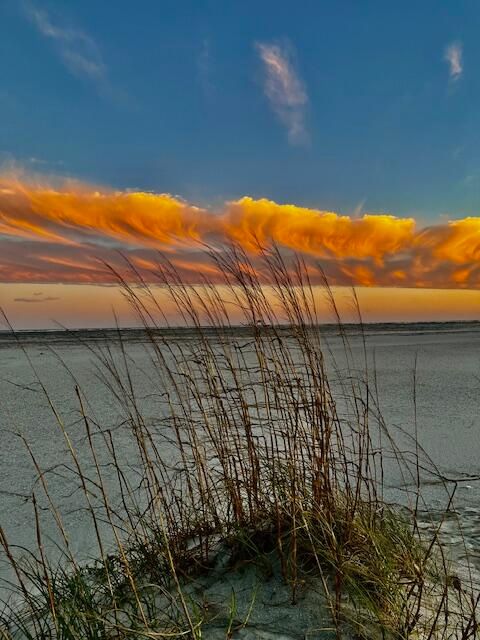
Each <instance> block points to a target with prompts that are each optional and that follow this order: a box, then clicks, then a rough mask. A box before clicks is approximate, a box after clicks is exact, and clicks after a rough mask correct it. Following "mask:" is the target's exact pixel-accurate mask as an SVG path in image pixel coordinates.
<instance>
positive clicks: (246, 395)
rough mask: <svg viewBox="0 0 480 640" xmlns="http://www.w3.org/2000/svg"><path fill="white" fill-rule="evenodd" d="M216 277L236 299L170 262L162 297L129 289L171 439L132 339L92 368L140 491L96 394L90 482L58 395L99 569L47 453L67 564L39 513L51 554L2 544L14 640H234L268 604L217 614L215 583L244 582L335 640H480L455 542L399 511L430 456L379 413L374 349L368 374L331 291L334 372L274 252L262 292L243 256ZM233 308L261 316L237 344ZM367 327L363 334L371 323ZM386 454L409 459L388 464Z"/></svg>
mask: <svg viewBox="0 0 480 640" xmlns="http://www.w3.org/2000/svg"><path fill="white" fill-rule="evenodd" d="M212 260H213V261H214V262H215V264H216V267H217V269H218V270H219V271H220V272H221V273H222V276H223V289H222V291H223V293H220V289H219V287H217V286H213V285H212V284H210V283H208V282H205V283H204V285H202V286H195V287H192V286H189V285H186V284H184V283H183V282H182V281H181V279H180V278H179V276H178V274H177V272H176V271H175V269H174V267H173V266H172V265H171V264H170V263H169V262H168V261H167V260H164V259H163V260H161V261H160V262H159V265H158V270H157V272H156V273H155V277H156V278H157V280H158V284H159V285H161V288H160V289H158V288H156V287H155V286H152V285H148V284H147V283H146V282H145V280H144V278H143V276H142V274H140V273H139V272H138V271H135V270H134V269H133V267H132V273H133V276H134V278H133V281H134V284H132V281H127V280H125V279H122V278H121V277H120V276H119V278H120V280H121V282H122V285H123V288H124V292H125V295H126V296H127V297H128V299H129V301H130V303H131V304H132V306H133V307H134V308H135V309H136V311H137V313H138V316H139V318H141V320H142V322H143V325H144V328H145V339H146V342H147V345H148V350H147V353H148V358H149V359H150V364H151V365H152V369H153V370H154V371H155V372H156V377H155V386H156V389H157V399H158V403H159V411H158V421H157V422H156V423H155V422H154V423H152V421H151V420H147V419H146V418H145V416H144V414H143V411H142V401H141V396H142V394H141V389H138V388H137V386H136V382H135V377H134V376H133V375H132V373H131V360H130V356H129V353H128V343H126V342H125V340H124V336H123V334H122V332H121V331H119V332H118V342H117V344H116V345H115V346H114V347H113V346H112V345H106V346H103V347H102V346H96V347H95V348H94V350H93V351H92V356H94V358H95V359H96V362H97V372H98V375H99V376H101V378H102V380H103V382H104V384H105V385H106V389H108V391H109V392H110V393H111V394H112V396H113V397H114V398H116V400H117V402H118V405H119V406H120V407H121V410H122V413H123V416H124V420H123V423H122V426H121V428H122V430H124V431H125V430H126V431H128V433H129V436H130V437H131V439H132V442H133V443H134V445H135V448H136V455H137V456H138V464H137V467H136V474H137V476H138V481H137V482H136V483H135V485H134V484H133V483H132V479H131V477H130V476H129V474H127V473H126V470H125V468H124V466H123V464H122V462H121V457H122V456H121V451H120V450H119V449H118V442H117V441H116V439H115V434H114V433H113V432H112V430H111V429H103V428H102V425H98V424H97V423H96V422H95V421H94V420H93V418H92V417H91V416H90V414H89V410H88V403H87V399H86V398H84V396H83V393H82V391H81V389H80V388H78V387H77V390H76V393H77V397H78V407H79V412H80V415H81V418H82V428H83V429H84V431H85V445H84V446H85V447H87V448H88V450H89V455H90V464H89V465H88V468H86V465H85V464H84V463H82V462H81V456H79V454H78V451H77V450H76V448H75V447H74V446H73V444H72V441H71V438H70V435H69V433H68V430H67V429H66V427H65V425H64V423H63V421H62V418H61V416H60V415H59V413H58V412H57V411H56V409H55V405H54V401H53V399H51V398H50V397H49V396H48V393H47V391H46V389H45V387H43V389H44V391H45V394H46V396H48V401H49V402H50V403H51V407H52V411H53V412H54V415H55V417H56V421H57V425H58V434H59V437H62V438H64V441H65V447H66V450H67V451H68V454H69V457H70V463H71V469H72V472H73V473H74V475H75V477H76V479H77V483H78V486H79V487H80V489H81V491H82V492H83V495H84V502H85V509H86V514H87V515H86V516H85V517H88V518H89V519H90V521H91V525H92V532H93V537H94V539H95V540H96V544H97V554H96V555H97V556H98V557H97V560H96V561H95V562H92V563H89V564H88V565H80V564H79V563H78V561H77V559H76V557H75V553H74V552H73V551H72V549H71V543H70V540H69V536H68V534H67V532H66V528H65V526H64V523H63V519H62V514H61V513H60V511H59V509H58V507H57V506H56V505H55V504H54V501H53V499H52V498H51V491H50V484H49V483H50V482H51V481H53V480H51V479H50V478H49V476H48V474H47V473H44V472H43V471H42V467H41V461H40V460H37V458H36V456H35V452H34V451H32V450H31V449H30V448H29V451H30V454H31V458H32V462H33V464H34V465H35V467H36V469H37V471H38V474H39V484H37V488H36V492H37V494H38V493H39V492H41V493H42V498H41V499H42V501H43V503H45V504H46V505H47V506H48V509H49V511H50V513H51V514H52V516H53V519H54V521H55V523H56V526H57V529H58V532H59V536H60V539H61V540H62V558H61V561H60V562H59V561H58V560H55V561H53V560H52V559H50V558H49V556H48V553H47V552H46V551H45V546H44V541H43V533H42V526H41V520H42V517H41V514H40V513H39V509H38V502H37V500H38V496H36V495H35V494H32V496H31V501H32V522H33V526H34V527H35V530H36V540H37V548H36V549H35V550H31V551H29V552H25V550H18V549H17V548H16V547H15V546H14V545H12V544H11V543H10V542H9V541H8V540H7V537H6V535H5V533H4V532H3V530H1V529H0V546H1V548H3V553H4V555H5V557H6V559H7V561H8V562H9V564H10V566H11V568H12V571H13V575H14V580H13V584H12V589H13V591H14V594H13V596H12V598H11V600H9V601H8V602H6V603H5V605H4V608H3V612H1V611H0V613H1V618H0V637H2V638H9V639H10V638H17V637H25V638H32V639H33V638H42V639H43V638H65V639H68V638H78V639H80V638H92V639H93V638H96V639H100V638H142V637H143V638H194V639H200V638H209V637H212V638H213V637H215V638H219V637H225V638H230V637H236V636H235V634H238V632H239V631H240V630H241V629H245V628H247V627H248V626H249V625H250V623H251V621H252V620H253V619H254V617H255V611H256V609H257V606H258V602H259V597H258V591H257V587H256V586H255V587H254V588H252V589H251V593H250V594H249V597H248V598H247V601H246V603H245V602H243V604H242V606H243V609H242V611H240V604H239V602H240V601H239V598H240V596H239V594H238V593H237V592H235V590H232V592H231V593H230V595H229V597H228V598H226V600H225V601H224V602H223V603H220V604H219V603H218V602H216V603H213V604H212V603H210V602H209V598H208V597H207V596H206V593H207V591H208V589H207V586H206V584H207V582H208V580H209V579H210V580H211V581H213V583H215V584H217V585H218V584H221V583H222V580H223V581H227V580H228V579H229V576H232V575H234V574H238V573H239V572H241V571H246V570H248V571H252V570H253V571H254V572H255V576H256V578H255V580H257V581H258V582H259V583H260V585H261V584H262V583H266V582H268V581H269V580H272V579H276V580H278V581H281V582H282V584H283V585H285V586H286V588H287V589H288V593H289V604H288V606H290V607H297V608H300V609H301V608H302V607H303V606H305V604H304V603H305V594H306V593H308V591H309V590H314V591H315V592H318V593H319V594H320V596H319V597H320V598H321V600H319V602H321V603H323V604H322V606H321V607H319V609H318V621H317V628H318V629H324V634H325V637H329V636H328V634H329V633H330V634H332V633H333V634H334V635H336V637H349V638H354V637H364V638H371V637H379V638H380V637H392V638H393V637H395V638H409V637H422V638H437V637H458V638H465V639H466V638H473V637H476V634H477V623H476V617H475V616H476V605H477V600H476V596H475V595H474V592H473V590H469V589H468V586H466V585H464V584H461V585H459V579H458V578H457V577H456V576H452V575H451V573H450V570H449V569H448V563H447V560H445V558H444V554H443V549H442V546H441V544H440V543H439V540H438V532H434V533H433V534H430V537H426V536H425V534H424V535H420V532H419V529H418V526H417V521H416V519H417V513H416V510H417V509H418V505H419V503H420V502H421V493H420V482H419V481H418V482H417V485H418V486H417V489H416V493H415V495H414V496H413V499H412V505H413V506H412V510H411V512H410V513H409V514H407V513H406V512H405V510H402V511H401V510H399V509H396V508H395V507H393V506H391V505H389V504H387V503H386V502H385V500H384V498H383V468H384V465H385V464H396V465H398V466H400V467H402V469H403V472H404V473H405V474H406V475H408V476H409V477H410V478H412V479H413V481H415V479H416V478H418V476H419V474H418V469H419V464H420V463H419V449H418V446H417V447H413V452H414V454H415V455H416V458H415V460H416V463H415V464H414V465H413V467H412V465H411V464H407V462H406V460H405V458H404V456H403V454H401V452H400V451H399V449H398V448H396V446H395V439H394V437H393V435H392V433H391V432H390V431H389V430H388V429H387V426H386V425H385V423H384V421H383V420H382V418H381V415H380V413H379V411H378V406H377V403H376V395H375V380H374V372H369V371H368V366H367V358H366V346H364V348H365V358H364V368H363V371H362V372H361V374H359V373H358V371H357V370H356V369H355V366H354V362H353V355H352V353H351V351H350V346H349V340H348V336H347V334H346V332H345V330H344V327H343V325H342V322H341V318H340V317H339V314H338V312H337V311H336V306H335V299H334V296H333V294H332V292H331V290H330V289H329V288H328V285H327V284H326V283H325V294H326V295H327V296H329V297H330V301H331V306H332V310H333V312H334V314H336V320H337V324H338V331H339V334H340V336H341V337H342V340H343V342H344V349H345V363H346V364H344V365H342V367H340V365H337V366H336V363H335V362H334V361H333V360H332V358H331V355H329V352H328V343H327V342H325V341H324V338H323V336H322V330H321V323H322V320H323V318H321V317H319V315H318V311H317V303H316V296H315V294H314V291H313V288H312V286H311V284H310V281H309V276H308V270H307V268H306V267H305V265H304V264H303V263H302V262H301V260H300V259H296V260H294V261H293V262H292V263H291V264H287V263H286V261H285V260H284V259H283V258H282V256H281V254H280V252H279V251H278V250H276V249H275V248H274V249H271V250H269V251H262V272H261V273H259V270H258V267H257V268H256V269H254V268H253V265H252V264H251V263H250V261H249V258H248V256H247V255H246V254H244V253H243V252H242V251H241V250H240V249H238V248H236V247H232V248H230V249H229V250H228V251H226V252H223V253H221V254H216V253H212ZM149 280H151V274H150V276H149ZM264 282H268V283H269V285H270V289H269V291H270V294H269V295H268V296H267V295H266V293H265V287H264V286H262V285H263V283H264ZM225 291H226V292H228V303H227V302H226V301H225V299H226V296H225ZM272 292H273V296H272ZM160 294H161V295H160ZM165 295H167V296H168V298H169V300H170V308H171V305H172V304H173V305H174V307H175V310H176V313H177V317H181V318H182V319H183V323H184V326H185V327H189V328H190V329H191V330H192V332H193V333H192V334H190V335H191V338H190V339H188V340H179V341H175V340H172V338H171V336H169V337H166V336H165V333H164V332H163V331H162V328H163V327H165V326H168V317H167V315H166V312H165V310H164V306H163V303H162V300H163V297H164V296H165ZM233 307H234V308H235V309H236V313H237V314H238V312H239V311H240V312H241V314H242V315H243V322H242V325H243V330H242V331H241V332H239V331H236V330H235V327H233V325H232V321H231V308H233ZM358 320H359V328H360V329H361V315H360V313H358ZM19 348H21V345H20V346H19ZM85 348H91V347H89V345H86V347H85ZM327 361H328V363H329V364H328V365H327ZM332 376H333V378H334V379H335V381H334V383H332ZM66 379H68V376H67V374H66ZM39 382H41V377H40V376H39ZM384 443H388V447H385V444H384ZM26 446H27V447H28V443H26ZM387 448H388V451H389V455H390V457H391V454H392V452H393V454H394V460H391V459H388V460H387V459H386V456H385V450H386V449H387ZM100 450H101V451H102V453H101V454H100ZM105 455H106V456H107V461H106V460H105ZM107 476H108V479H107ZM112 487H113V488H112ZM106 529H107V531H108V533H107V534H105V530H106ZM209 576H210V578H209ZM202 585H203V586H202ZM202 589H203V591H202ZM219 607H220V608H221V607H223V609H222V611H221V613H219ZM308 624H309V625H310V628H311V626H312V620H311V618H309V621H308ZM307 632H308V629H307V628H305V629H302V630H300V629H299V635H298V637H323V636H322V635H318V636H309V635H307ZM214 633H216V634H217V635H214ZM318 633H320V632H318ZM302 634H303V635H302ZM259 637H260V636H259Z"/></svg>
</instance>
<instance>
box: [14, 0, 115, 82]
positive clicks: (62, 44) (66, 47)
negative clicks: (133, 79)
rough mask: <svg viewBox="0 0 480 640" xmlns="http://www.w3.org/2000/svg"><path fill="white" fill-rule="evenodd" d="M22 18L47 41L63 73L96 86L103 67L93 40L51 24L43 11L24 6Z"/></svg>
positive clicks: (76, 30) (71, 29) (75, 29)
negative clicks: (50, 43)
mask: <svg viewBox="0 0 480 640" xmlns="http://www.w3.org/2000/svg"><path fill="white" fill-rule="evenodd" d="M24 10H25V14H26V16H27V17H28V19H29V20H30V21H31V22H32V24H33V25H34V26H35V28H36V29H37V31H38V32H39V33H40V34H41V35H42V36H44V37H45V38H47V39H48V40H51V41H52V43H53V44H54V46H55V48H56V51H57V53H58V55H59V56H60V58H61V60H62V62H63V64H64V65H65V66H66V67H67V69H68V70H69V71H70V72H71V73H73V74H74V75H76V76H79V77H84V78H87V79H89V80H92V81H95V82H100V81H102V80H104V79H105V78H106V74H107V67H106V65H105V63H104V62H103V59H102V55H101V53H100V49H99V47H98V45H97V43H96V42H95V40H94V39H93V38H92V37H91V36H90V35H88V34H87V33H85V32H84V31H82V30H80V29H78V28H72V27H66V26H60V25H58V24H55V23H54V22H53V21H52V19H51V18H50V16H49V15H48V14H47V12H46V11H44V10H42V9H38V8H37V7H35V6H34V5H33V4H30V3H26V4H25V5H24Z"/></svg>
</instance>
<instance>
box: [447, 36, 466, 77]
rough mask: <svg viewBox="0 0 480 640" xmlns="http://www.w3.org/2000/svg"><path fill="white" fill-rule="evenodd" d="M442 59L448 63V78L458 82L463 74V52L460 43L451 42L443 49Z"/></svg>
mask: <svg viewBox="0 0 480 640" xmlns="http://www.w3.org/2000/svg"><path fill="white" fill-rule="evenodd" d="M444 59H445V60H446V62H447V63H448V67H449V74H450V78H451V80H453V81H456V80H459V79H460V78H461V77H462V74H463V50H462V44H461V42H452V43H451V44H449V45H448V47H447V48H446V49H445V54H444Z"/></svg>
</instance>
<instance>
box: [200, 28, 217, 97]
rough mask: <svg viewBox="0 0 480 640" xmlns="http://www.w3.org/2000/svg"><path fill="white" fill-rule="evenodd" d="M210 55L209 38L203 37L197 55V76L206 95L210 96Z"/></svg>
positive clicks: (211, 86)
mask: <svg viewBox="0 0 480 640" xmlns="http://www.w3.org/2000/svg"><path fill="white" fill-rule="evenodd" d="M211 67H212V56H211V51H210V40H209V39H208V38H204V39H203V40H202V44H201V47H200V50H199V54H198V57H197V78H198V82H199V84H200V86H201V88H202V91H203V93H204V95H205V96H206V97H208V96H211V95H212V93H213V90H214V87H213V83H212V77H211V76H212V69H211Z"/></svg>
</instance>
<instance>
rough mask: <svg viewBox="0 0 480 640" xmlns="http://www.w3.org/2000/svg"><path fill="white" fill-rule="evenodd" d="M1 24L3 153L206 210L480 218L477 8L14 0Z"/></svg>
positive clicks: (4, 7) (0, 10)
mask: <svg viewBox="0 0 480 640" xmlns="http://www.w3.org/2000/svg"><path fill="white" fill-rule="evenodd" d="M0 24H1V38H0V52H1V55H0V60H1V63H0V64H1V77H2V81H1V85H0V158H1V159H2V161H3V162H4V163H6V164H8V163H11V162H16V163H20V164H23V165H24V166H26V167H27V168H28V169H30V170H32V171H39V172H42V173H55V174H56V173H58V174H62V175H71V176H74V177H76V178H80V179H82V180H86V181H90V182H95V183H99V184H105V185H111V186H114V187H117V188H122V189H123V188H134V189H142V190H154V191H159V192H168V193H172V194H178V195H181V196H183V197H185V198H186V199H188V200H189V201H191V202H196V203H199V204H202V205H208V204H210V205H212V206H214V205H215V204H216V203H218V202H223V201H225V200H228V199H234V198H238V197H241V196H244V195H251V196H253V197H268V198H271V199H274V200H276V201H277V202H294V203H296V204H300V205H306V206H311V207H318V208H321V209H331V210H334V211H339V212H343V213H347V214H352V213H354V212H357V213H358V212H360V211H369V212H391V213H393V214H395V215H399V216H414V217H415V218H416V219H417V220H420V221H424V222H426V223H428V222H429V221H434V220H435V221H436V220H439V219H441V218H442V217H443V216H447V217H449V218H456V217H463V216H466V215H476V214H477V213H478V199H479V198H478V196H479V186H480V151H479V150H478V149H479V142H480V140H479V138H480V74H478V73H477V67H478V61H479V58H480V44H479V41H478V33H479V27H480V5H479V4H478V3H476V2H473V1H472V2H470V1H465V2H444V3H439V2H425V1H424V2H422V3H418V2H402V3H398V2H395V3H394V2H361V3H360V2H338V1H337V2H321V1H320V2H319V1H316V2H315V1H312V2H309V1H304V2H301V3H298V2H297V3H292V2H278V1H277V2H269V1H265V2H260V3H259V2H250V1H245V2H226V1H223V2H220V1H218V2H199V1H195V2H189V1H184V2H178V1H177V2H174V1H172V2H162V1H158V0H157V1H147V0H144V1H141V2H138V3H135V4H134V3H132V2H130V1H129V2H127V1H124V0H119V1H116V2H98V1H95V2H93V1H91V0H82V1H81V2H80V1H78V0H77V1H62V2H59V1H57V2H52V1H45V0H36V1H32V2H24V3H22V2H17V1H15V2H14V1H11V0H6V1H5V2H3V3H2V4H1V5H0ZM262 47H263V48H262ZM449 47H451V49H450V52H451V53H452V51H453V52H454V57H453V58H452V55H450V60H448V59H447V55H446V53H447V51H448V50H449V49H448V48H449ZM452 47H453V49H452ZM272 52H273V53H272ZM268 53H270V54H272V55H274V56H277V57H276V58H275V60H276V62H278V61H280V64H283V65H284V68H283V71H286V73H287V74H289V76H288V79H287V80H288V82H287V85H288V86H287V85H282V84H280V86H279V85H278V78H277V85H276V87H275V86H273V89H272V87H271V86H270V91H269V84H268V83H269V79H270V80H272V77H271V74H272V65H271V64H270V66H269V64H268V61H266V60H268ZM455 56H456V57H455ZM271 62H272V61H271V59H270V63H271ZM269 74H270V75H269ZM273 82H275V77H273ZM290 90H291V91H293V93H294V94H296V95H285V91H287V93H288V91H290ZM282 91H283V92H284V94H283V95H282ZM279 92H280V93H279ZM282 101H283V102H282ZM282 105H283V106H282ZM285 105H287V106H285ZM292 119H293V121H295V122H296V123H297V125H298V126H299V127H300V129H301V131H300V133H299V134H298V132H297V133H295V132H294V133H293V134H292V126H293V125H292ZM298 123H300V124H298Z"/></svg>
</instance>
